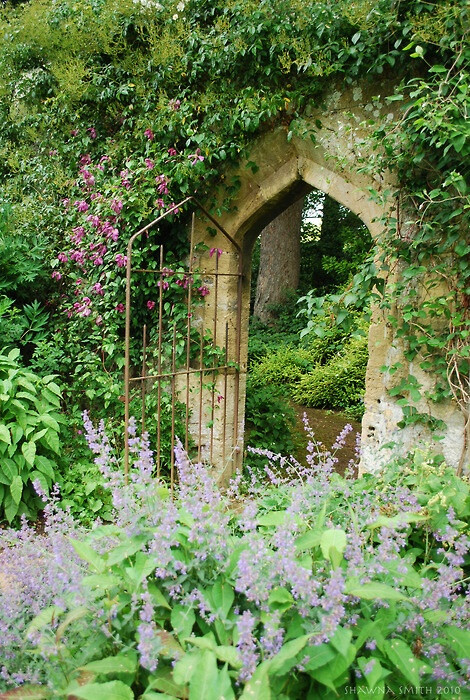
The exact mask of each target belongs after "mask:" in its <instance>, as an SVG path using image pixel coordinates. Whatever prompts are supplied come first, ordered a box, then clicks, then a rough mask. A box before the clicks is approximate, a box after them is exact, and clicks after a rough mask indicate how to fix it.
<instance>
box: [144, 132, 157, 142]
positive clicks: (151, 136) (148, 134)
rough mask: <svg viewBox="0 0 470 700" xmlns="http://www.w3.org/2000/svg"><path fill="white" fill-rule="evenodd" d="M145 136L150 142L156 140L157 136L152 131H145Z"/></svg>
mask: <svg viewBox="0 0 470 700" xmlns="http://www.w3.org/2000/svg"><path fill="white" fill-rule="evenodd" d="M144 136H146V137H147V138H148V140H149V141H153V140H154V138H155V134H154V133H153V131H152V129H145V131H144Z"/></svg>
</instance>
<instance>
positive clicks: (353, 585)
mask: <svg viewBox="0 0 470 700" xmlns="http://www.w3.org/2000/svg"><path fill="white" fill-rule="evenodd" d="M344 592H345V593H347V594H348V595H353V596H355V597H356V598H363V599H364V600H375V599H376V598H379V599H380V600H407V597H406V596H405V595H403V593H401V592H400V591H398V590H396V589H395V588H392V586H388V585H387V584H386V583H379V582H372V583H363V584H360V583H357V582H356V581H346V586H345V590H344Z"/></svg>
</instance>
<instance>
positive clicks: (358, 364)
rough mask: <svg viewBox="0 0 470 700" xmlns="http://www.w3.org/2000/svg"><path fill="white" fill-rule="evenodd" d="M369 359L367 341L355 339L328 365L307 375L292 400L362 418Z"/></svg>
mask: <svg viewBox="0 0 470 700" xmlns="http://www.w3.org/2000/svg"><path fill="white" fill-rule="evenodd" d="M367 359H368V351H367V338H365V337H362V338H352V339H351V340H350V341H349V342H348V343H347V344H345V346H344V348H343V350H342V351H341V352H340V353H338V354H337V355H335V356H334V357H332V358H331V359H329V360H328V362H326V364H324V365H317V366H316V367H314V368H313V369H312V370H311V371H309V372H306V373H304V374H303V375H302V376H301V377H300V379H299V381H298V382H297V383H296V385H295V387H294V389H293V392H292V398H293V399H294V401H296V402H297V403H300V404H302V405H305V406H312V407H314V408H333V409H338V410H342V411H345V412H346V413H348V414H349V415H350V416H351V417H354V418H357V419H360V418H361V416H362V413H363V411H364V407H363V403H362V399H363V395H364V385H365V375H366V366H367Z"/></svg>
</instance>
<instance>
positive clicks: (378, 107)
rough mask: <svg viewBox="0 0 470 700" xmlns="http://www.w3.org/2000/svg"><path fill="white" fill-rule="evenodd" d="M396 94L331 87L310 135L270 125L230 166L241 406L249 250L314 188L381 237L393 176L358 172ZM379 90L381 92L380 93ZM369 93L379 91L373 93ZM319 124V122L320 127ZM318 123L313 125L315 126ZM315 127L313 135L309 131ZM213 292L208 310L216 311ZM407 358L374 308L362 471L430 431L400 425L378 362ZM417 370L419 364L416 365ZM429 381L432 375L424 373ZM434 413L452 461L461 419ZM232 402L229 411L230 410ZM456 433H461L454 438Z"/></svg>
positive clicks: (201, 229)
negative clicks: (239, 263)
mask: <svg viewBox="0 0 470 700" xmlns="http://www.w3.org/2000/svg"><path fill="white" fill-rule="evenodd" d="M391 93H392V86H391V85H381V86H377V85H375V86H373V85H370V84H368V85H367V87H365V86H362V87H361V86H358V85H356V86H354V87H351V88H350V89H348V90H345V91H343V92H339V91H338V90H334V89H332V90H331V91H330V93H328V95H326V97H325V98H324V100H323V104H322V106H321V107H318V108H317V109H312V110H311V114H310V116H309V118H308V119H307V120H306V122H305V132H306V133H305V136H303V135H302V136H301V135H292V136H291V138H290V140H288V138H287V132H286V130H285V129H278V130H276V131H273V132H269V133H267V134H265V135H264V136H262V137H261V138H259V139H258V141H257V142H255V143H254V144H253V147H252V149H251V150H250V153H249V156H248V157H247V158H246V159H245V160H244V161H243V162H242V163H241V164H240V166H239V167H238V169H237V170H235V171H233V172H230V173H227V175H226V178H227V179H229V178H236V179H237V180H238V182H239V189H238V192H237V195H236V196H235V198H234V200H233V202H232V204H233V206H232V209H231V211H230V212H228V213H225V214H224V215H223V216H222V217H219V221H220V223H221V224H222V226H223V227H224V228H225V230H226V231H228V232H229V234H230V235H231V236H232V237H233V238H234V239H235V240H236V241H237V243H238V244H239V245H240V247H241V248H242V250H243V254H244V255H243V260H244V283H243V306H242V319H241V351H240V370H241V381H240V387H241V390H240V394H239V396H240V402H241V404H242V405H244V395H245V392H244V387H245V381H246V359H247V347H248V315H249V289H250V272H251V251H252V247H253V244H254V241H255V240H256V238H257V236H258V235H259V233H260V232H261V230H262V229H263V228H264V227H265V226H266V225H267V224H268V223H269V221H271V220H272V219H273V218H274V217H275V216H277V215H278V214H279V213H280V212H281V211H283V210H284V209H285V208H286V206H288V204H290V203H292V202H293V201H295V200H296V199H298V198H300V197H302V196H303V195H304V194H306V192H307V191H308V190H310V189H311V188H312V187H313V188H317V189H319V190H322V191H323V192H325V193H326V194H328V195H330V196H331V197H332V198H333V199H335V200H337V201H338V202H339V203H340V204H342V205H344V206H345V207H347V208H348V209H350V210H351V211H352V212H353V213H354V214H356V215H357V216H358V217H359V218H360V219H361V220H362V221H363V222H364V223H365V224H366V226H367V227H368V229H369V231H370V233H371V235H372V237H373V238H374V239H375V240H376V241H378V242H380V237H381V235H382V233H383V225H384V224H383V221H384V218H385V217H386V216H387V214H388V211H387V210H391V209H393V207H394V206H395V202H394V198H393V195H392V194H389V195H388V198H386V199H385V200H384V201H385V202H386V204H385V205H379V204H377V203H376V202H375V201H372V199H371V196H370V190H371V189H374V190H375V191H377V192H382V193H384V194H385V192H386V191H389V192H392V191H393V178H392V176H391V175H388V176H386V178H385V179H384V178H383V177H378V176H377V177H376V176H374V175H372V176H371V175H370V174H368V175H364V174H361V173H360V172H359V171H360V165H361V162H362V159H363V158H364V156H365V155H366V154H365V153H363V152H361V148H362V149H363V148H364V146H363V145H362V144H363V143H364V141H365V138H366V136H367V130H368V128H370V127H368V126H367V123H368V120H370V115H371V113H373V114H374V116H375V117H378V116H382V118H384V119H386V120H387V121H388V122H390V124H393V120H394V115H393V113H391V112H389V113H387V112H386V110H385V108H384V104H383V102H382V100H381V98H380V94H382V95H387V94H391ZM377 95H379V97H377ZM372 96H374V98H373V99H372ZM320 124H321V126H320ZM314 125H316V126H314ZM310 134H312V135H313V136H314V138H311V137H310ZM195 233H196V239H199V240H201V241H202V240H205V239H207V225H206V224H205V223H204V222H203V221H199V222H198V223H197V225H196V232H195ZM217 244H218V243H217V238H215V239H211V246H212V245H214V246H217ZM221 264H222V265H223V268H224V271H226V272H228V273H230V271H231V270H232V271H233V272H234V271H235V266H236V261H235V259H234V258H231V257H230V256H226V257H225V258H224V260H223V261H222V260H221ZM233 293H234V292H233V290H230V288H229V287H227V289H226V290H225V298H224V299H223V300H222V301H221V308H220V309H219V319H220V323H225V322H226V321H229V322H230V311H231V297H233ZM212 311H213V310H212V309H211V304H210V298H209V297H208V300H207V307H206V313H207V314H208V315H209V316H211V314H212ZM398 360H400V361H402V362H403V366H404V369H403V371H404V372H405V373H406V374H408V369H409V367H408V365H409V363H407V362H406V360H405V359H404V356H403V354H402V349H401V348H400V347H399V346H397V345H396V344H394V343H393V338H392V332H391V327H390V325H389V324H388V322H387V319H386V318H385V316H384V315H383V314H382V313H381V312H379V311H378V310H376V311H375V313H374V316H373V322H372V324H371V329H370V334H369V362H368V367H367V373H366V392H365V406H366V411H365V415H364V418H363V423H362V425H363V428H362V455H363V456H362V470H363V471H377V470H378V469H380V466H381V464H382V463H383V462H384V461H385V460H387V458H388V457H389V454H390V453H389V452H388V451H387V450H386V449H385V450H384V449H383V446H384V445H386V444H387V443H390V442H392V441H396V442H398V443H400V444H401V447H402V449H403V450H407V449H410V448H411V447H414V446H416V444H417V442H418V441H419V440H421V439H424V440H426V439H428V440H429V435H428V434H427V433H426V430H425V429H424V428H423V427H422V426H421V427H418V426H411V427H407V428H406V429H400V428H399V427H398V423H399V422H400V420H401V419H402V417H403V414H402V411H401V408H400V407H399V405H398V404H397V402H396V399H394V398H392V397H390V396H389V394H388V391H387V390H388V388H390V381H391V378H390V377H389V376H388V375H387V374H386V373H385V374H384V373H383V372H382V371H381V370H380V368H381V367H382V366H383V365H387V364H391V362H397V361H398ZM414 372H415V374H416V373H417V372H416V368H414ZM423 381H426V383H427V384H428V385H429V382H430V381H432V379H431V380H430V378H429V376H426V377H423ZM423 408H424V410H425V411H427V412H429V413H430V414H431V413H432V415H434V416H435V417H437V418H441V419H442V418H445V419H446V422H447V424H448V430H447V434H446V436H445V438H444V440H443V442H442V443H441V444H442V448H443V452H444V455H445V456H446V458H447V460H448V461H449V463H451V464H454V463H456V462H457V461H458V456H457V453H458V447H456V439H457V443H458V442H459V440H460V442H461V440H462V439H461V435H462V424H463V418H462V416H461V415H460V413H459V411H458V410H457V408H456V407H455V406H452V405H451V404H448V405H446V406H438V407H435V406H432V407H431V406H429V405H427V404H426V405H425V406H424V407H420V410H423ZM233 410H234V409H233V406H232V407H230V406H228V411H229V413H230V411H233ZM243 416H244V412H243V410H240V412H239V430H238V435H239V436H241V438H240V442H239V445H238V447H237V449H236V450H235V451H234V452H232V457H231V458H230V459H229V460H228V461H227V462H226V463H225V464H219V463H216V464H215V465H214V466H215V467H216V469H217V471H218V472H219V473H220V478H221V479H222V480H225V479H226V477H227V475H228V474H229V473H230V472H232V471H233V470H234V469H235V468H236V467H237V466H239V465H240V463H241V453H242V447H243V445H242V436H243V425H244V421H243ZM457 435H459V436H460V437H459V438H457Z"/></svg>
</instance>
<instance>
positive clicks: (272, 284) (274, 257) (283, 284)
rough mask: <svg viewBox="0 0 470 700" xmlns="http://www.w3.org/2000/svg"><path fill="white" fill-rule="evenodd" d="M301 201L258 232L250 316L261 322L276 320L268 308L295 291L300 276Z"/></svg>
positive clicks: (302, 201)
mask: <svg viewBox="0 0 470 700" xmlns="http://www.w3.org/2000/svg"><path fill="white" fill-rule="evenodd" d="M303 205H304V200H303V199H299V201H298V202H295V203H294V204H292V205H291V206H290V207H288V208H287V209H286V210H285V211H283V212H282V214H279V216H278V217H276V218H275V219H273V221H271V223H270V224H268V226H266V228H265V229H263V231H262V232H261V250H260V265H259V272H258V280H257V285H256V296H255V305H254V310H253V315H254V316H255V317H256V318H258V319H259V320H260V321H262V323H266V324H270V323H273V321H274V320H275V318H276V315H275V313H274V312H273V310H272V308H270V307H272V306H276V305H278V304H282V303H283V302H284V301H285V299H286V293H287V292H288V291H289V290H295V289H297V286H298V284H299V273H300V228H301V225H302V209H303Z"/></svg>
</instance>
